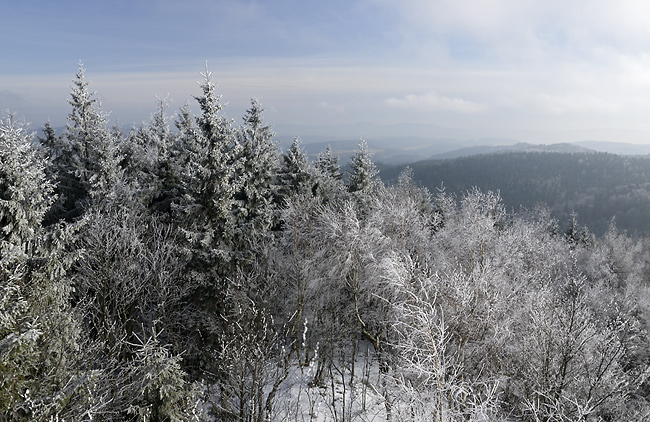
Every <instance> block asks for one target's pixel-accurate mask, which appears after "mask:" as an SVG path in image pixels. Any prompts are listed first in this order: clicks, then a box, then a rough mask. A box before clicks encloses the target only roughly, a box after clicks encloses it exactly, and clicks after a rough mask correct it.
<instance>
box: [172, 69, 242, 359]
mask: <svg viewBox="0 0 650 422" xmlns="http://www.w3.org/2000/svg"><path fill="white" fill-rule="evenodd" d="M203 76H204V78H205V80H204V81H203V83H202V84H201V89H202V91H203V95H202V96H199V97H196V99H197V101H198V102H199V105H200V108H201V114H200V115H199V116H197V117H196V120H195V122H196V125H195V124H194V122H193V121H192V119H186V118H185V117H189V115H188V116H183V115H181V117H180V118H179V121H178V122H180V127H179V129H180V134H179V136H180V137H179V143H180V145H179V148H180V149H182V150H184V151H185V154H186V155H185V156H184V157H179V158H180V159H181V160H182V161H181V164H180V165H181V177H180V182H181V183H180V184H181V186H180V190H181V191H182V196H181V197H180V198H179V200H178V203H177V204H176V203H174V204H172V213H173V214H174V220H175V222H176V224H177V226H178V227H179V229H180V231H181V233H182V236H183V238H184V249H185V253H186V255H187V258H186V261H187V263H186V267H185V268H186V270H187V271H186V274H187V278H188V283H190V284H191V285H192V286H194V287H193V293H192V294H191V295H190V296H191V299H190V300H191V301H192V304H193V306H195V309H196V311H195V312H193V313H192V317H193V318H194V320H193V321H191V323H192V324H193V327H192V328H191V329H192V330H193V331H194V332H195V333H200V336H199V337H198V338H197V342H196V344H195V346H196V349H194V350H193V351H192V353H198V354H199V355H203V356H205V353H207V352H208V351H209V350H210V348H211V347H212V346H214V345H215V343H216V342H218V340H219V336H220V335H221V333H222V332H223V325H224V324H227V321H225V320H224V319H223V318H222V316H223V315H224V313H225V312H226V307H227V306H228V304H227V303H225V300H224V297H225V296H224V291H225V290H226V289H227V288H228V283H229V280H230V278H231V277H232V275H233V274H234V273H235V264H236V261H235V259H234V258H235V254H234V237H233V234H234V233H235V228H236V219H235V217H234V213H233V209H234V207H235V194H236V192H238V191H239V190H240V189H241V184H240V182H239V180H237V174H238V168H237V163H236V161H235V154H234V148H235V132H234V130H233V129H232V122H231V120H229V119H227V118H226V117H224V116H223V115H222V109H223V105H222V104H221V97H220V96H219V95H217V93H216V85H215V83H214V82H213V80H212V74H211V73H210V72H209V71H208V70H207V69H206V73H204V74H203ZM209 359H210V361H211V362H209V363H210V364H214V360H213V359H212V358H209ZM206 362H207V361H206Z"/></svg>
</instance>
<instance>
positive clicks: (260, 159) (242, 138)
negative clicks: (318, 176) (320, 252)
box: [235, 99, 279, 259]
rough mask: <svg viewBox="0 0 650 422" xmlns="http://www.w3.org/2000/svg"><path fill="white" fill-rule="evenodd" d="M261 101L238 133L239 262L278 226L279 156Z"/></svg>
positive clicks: (255, 102) (237, 215)
mask: <svg viewBox="0 0 650 422" xmlns="http://www.w3.org/2000/svg"><path fill="white" fill-rule="evenodd" d="M263 111H264V109H262V108H261V106H260V103H259V101H257V100H256V99H253V100H251V108H250V109H248V110H247V112H246V115H245V116H244V124H243V125H242V126H241V128H240V130H239V132H238V133H237V141H238V148H237V156H236V158H235V159H236V161H237V168H238V170H239V174H238V175H237V179H238V181H239V183H240V189H239V190H238V191H237V192H236V193H235V218H236V220H237V221H236V224H237V229H236V237H237V239H236V248H237V249H238V255H239V256H240V258H243V259H246V255H249V258H250V254H251V252H252V249H253V248H255V247H257V246H258V245H260V244H261V243H264V242H263V241H264V240H270V228H271V227H272V226H273V225H274V224H275V221H276V219H277V216H276V215H275V214H276V212H275V206H274V203H273V198H274V194H275V190H276V186H275V177H276V174H277V171H278V164H279V156H278V152H277V146H276V144H275V143H274V141H273V132H272V131H271V127H270V126H268V125H265V123H264V120H263V117H262V113H263Z"/></svg>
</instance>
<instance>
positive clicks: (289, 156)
mask: <svg viewBox="0 0 650 422" xmlns="http://www.w3.org/2000/svg"><path fill="white" fill-rule="evenodd" d="M314 183H315V181H314V174H313V172H312V169H311V165H310V163H309V160H308V159H307V155H306V154H305V152H304V150H303V148H302V145H301V141H300V138H298V137H296V138H295V139H294V140H293V143H292V144H291V146H290V147H289V149H288V150H287V152H286V153H285V154H283V156H282V165H281V167H280V171H279V173H278V185H279V192H278V193H279V195H278V196H279V200H280V201H281V202H282V201H284V200H286V199H287V198H288V197H289V196H291V195H298V194H303V195H304V194H310V195H311V194H313V189H314Z"/></svg>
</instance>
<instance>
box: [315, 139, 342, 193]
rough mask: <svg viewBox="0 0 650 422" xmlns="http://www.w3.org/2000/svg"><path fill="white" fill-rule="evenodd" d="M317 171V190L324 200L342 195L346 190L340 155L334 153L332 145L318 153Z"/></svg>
mask: <svg viewBox="0 0 650 422" xmlns="http://www.w3.org/2000/svg"><path fill="white" fill-rule="evenodd" d="M316 171H317V173H318V174H317V179H318V185H317V186H318V189H317V191H318V194H319V195H320V196H321V197H322V198H323V200H324V201H326V202H327V201H332V200H334V199H335V198H337V197H341V196H342V194H343V192H344V191H345V185H344V184H343V173H341V165H340V164H339V157H335V156H333V155H332V147H331V146H330V145H328V146H327V148H326V149H325V151H324V152H321V153H320V154H318V159H317V160H316Z"/></svg>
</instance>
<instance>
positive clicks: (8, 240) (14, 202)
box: [0, 114, 54, 256]
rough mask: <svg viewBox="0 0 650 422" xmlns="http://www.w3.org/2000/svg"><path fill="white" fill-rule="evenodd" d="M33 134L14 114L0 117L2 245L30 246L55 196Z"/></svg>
mask: <svg viewBox="0 0 650 422" xmlns="http://www.w3.org/2000/svg"><path fill="white" fill-rule="evenodd" d="M32 137H33V135H32V134H29V133H28V132H27V129H26V128H25V125H24V124H22V123H20V122H18V121H17V120H16V118H15V116H13V115H12V114H6V115H5V116H3V117H2V120H0V223H1V226H0V248H4V246H3V245H5V244H12V245H21V246H22V247H23V248H24V247H28V246H29V241H30V240H31V239H32V238H33V237H34V235H35V233H36V231H37V230H38V228H39V227H40V224H41V221H42V220H43V217H44V216H45V213H46V212H47V210H48V209H49V207H50V205H51V204H52V201H53V199H54V196H53V191H54V185H53V184H52V182H51V181H49V180H48V179H47V177H46V174H45V167H46V162H45V160H44V159H43V157H42V155H41V154H40V153H39V151H38V150H37V149H36V148H35V145H34V143H33V142H32ZM0 256H1V255H0Z"/></svg>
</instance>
